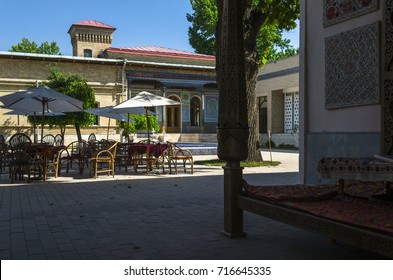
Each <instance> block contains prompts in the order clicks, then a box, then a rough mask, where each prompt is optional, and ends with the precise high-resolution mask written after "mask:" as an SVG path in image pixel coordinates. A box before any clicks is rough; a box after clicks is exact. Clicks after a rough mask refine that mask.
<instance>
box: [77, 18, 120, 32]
mask: <svg viewBox="0 0 393 280" xmlns="http://www.w3.org/2000/svg"><path fill="white" fill-rule="evenodd" d="M72 25H81V26H94V27H100V28H109V29H114V30H116V27H113V26H110V25H108V24H105V23H103V22H99V21H96V20H91V19H88V20H84V21H81V22H76V23H73V24H72Z"/></svg>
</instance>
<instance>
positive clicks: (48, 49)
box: [9, 38, 61, 55]
mask: <svg viewBox="0 0 393 280" xmlns="http://www.w3.org/2000/svg"><path fill="white" fill-rule="evenodd" d="M9 51H10V52H25V53H40V54H56V55H61V53H60V48H59V47H58V46H57V43H56V42H54V41H53V42H51V43H49V42H48V41H45V42H43V43H41V45H38V44H37V43H36V42H34V41H30V40H29V39H27V38H22V40H21V42H20V43H18V44H16V45H13V46H11V49H10V50H9Z"/></svg>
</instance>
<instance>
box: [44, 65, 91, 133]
mask: <svg viewBox="0 0 393 280" xmlns="http://www.w3.org/2000/svg"><path fill="white" fill-rule="evenodd" d="M48 80H49V81H48V82H46V83H45V85H46V86H48V87H50V88H52V89H54V90H56V91H58V92H61V93H63V94H65V95H68V96H71V97H73V98H76V99H79V100H81V101H82V102H83V107H84V109H90V108H94V105H95V102H96V100H95V93H94V90H93V89H92V88H91V87H90V86H89V85H88V84H87V82H86V81H85V80H83V79H82V78H80V77H79V76H77V75H71V74H64V73H62V72H60V71H59V70H58V69H56V68H52V69H51V70H50V74H49V77H48ZM94 118H95V116H94V115H92V114H89V113H85V112H72V113H66V114H65V115H64V116H56V117H46V118H45V124H47V125H49V126H50V127H54V126H55V127H60V128H61V131H62V134H63V136H64V131H65V128H66V126H67V125H75V130H76V135H77V137H78V140H82V135H81V131H80V129H81V128H84V127H89V126H91V125H92V124H93V122H94Z"/></svg>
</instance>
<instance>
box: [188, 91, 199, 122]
mask: <svg viewBox="0 0 393 280" xmlns="http://www.w3.org/2000/svg"><path fill="white" fill-rule="evenodd" d="M190 125H191V126H200V125H201V100H200V99H199V97H196V96H194V97H192V98H191V101H190Z"/></svg>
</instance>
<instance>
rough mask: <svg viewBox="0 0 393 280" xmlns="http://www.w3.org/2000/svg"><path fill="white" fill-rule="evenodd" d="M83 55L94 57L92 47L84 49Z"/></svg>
mask: <svg viewBox="0 0 393 280" xmlns="http://www.w3.org/2000/svg"><path fill="white" fill-rule="evenodd" d="M83 56H84V57H93V51H92V50H90V49H84V50H83Z"/></svg>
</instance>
